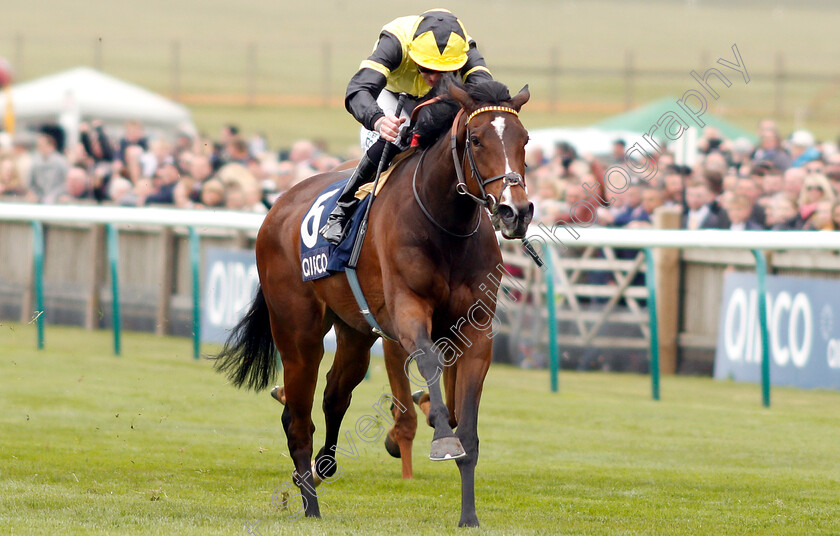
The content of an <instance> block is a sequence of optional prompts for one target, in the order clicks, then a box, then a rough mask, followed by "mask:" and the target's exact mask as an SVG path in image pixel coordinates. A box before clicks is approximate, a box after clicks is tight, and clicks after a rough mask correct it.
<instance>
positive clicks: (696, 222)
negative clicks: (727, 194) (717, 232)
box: [682, 180, 720, 229]
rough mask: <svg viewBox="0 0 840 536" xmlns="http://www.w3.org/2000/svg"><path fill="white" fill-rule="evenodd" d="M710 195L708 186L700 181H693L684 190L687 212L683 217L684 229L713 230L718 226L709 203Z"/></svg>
mask: <svg viewBox="0 0 840 536" xmlns="http://www.w3.org/2000/svg"><path fill="white" fill-rule="evenodd" d="M711 201H712V193H711V191H710V190H709V185H708V184H706V182H705V181H702V180H693V181H691V182H689V183H688V187H687V188H686V190H685V202H686V206H687V208H688V211H687V212H686V213H685V214H684V215H683V218H682V227H683V228H684V229H715V228H717V227H718V226H719V223H720V220H719V218H718V215H717V214H715V213H714V212H712V209H711V207H710V206H709V203H710V202H711Z"/></svg>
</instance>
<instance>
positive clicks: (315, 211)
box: [300, 149, 414, 281]
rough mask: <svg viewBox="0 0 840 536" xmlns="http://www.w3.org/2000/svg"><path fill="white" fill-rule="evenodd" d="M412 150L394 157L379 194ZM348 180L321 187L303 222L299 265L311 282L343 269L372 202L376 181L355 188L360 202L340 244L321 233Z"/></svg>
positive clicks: (382, 179)
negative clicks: (398, 164)
mask: <svg viewBox="0 0 840 536" xmlns="http://www.w3.org/2000/svg"><path fill="white" fill-rule="evenodd" d="M413 153H414V150H413V149H409V150H407V151H403V152H402V153H400V154H399V155H397V157H396V158H394V161H393V162H392V163H391V166H390V167H389V168H388V169H387V170H385V171H384V172H383V173H382V174H381V175H380V176H379V182H378V183H377V184H376V194H377V195H378V194H379V191H380V190H381V189H382V187H383V186H384V185H385V183H386V182H387V181H388V177H389V176H390V175H391V171H392V170H393V169H394V167H395V166H396V164H397V163H398V162H400V161H402V160H405V159H406V158H408V157H409V156H411V155H412V154H413ZM351 174H352V173H351ZM348 180H350V174H348V175H347V177H346V178H344V179H341V180H339V181H337V182H334V183H332V184H330V185H329V186H328V187H326V188H325V189H324V190H322V191H321V192H320V193H319V194H318V196H317V197H316V198H315V201H314V202H313V203H312V205H310V207H309V210H308V211H306V215H305V216H304V217H303V220H301V222H300V267H301V271H302V273H303V280H304V281H312V280H314V279H320V278H322V277H327V276H328V275H332V274H334V273H336V272H343V271H344V268H345V266H347V261H349V260H350V254H351V253H352V251H353V244H354V243H355V242H356V235H357V234H358V232H359V227H360V226H361V223H362V218H364V216H365V210H366V207H367V205H368V203H370V199H371V198H370V195H369V194H370V192H371V190H373V182H369V183H367V184H363V185H361V186H359V189H358V190H357V191H356V194H355V196H356V198H358V199H360V200H361V201H360V202H359V204H358V206H357V207H356V211H355V212H354V213H353V216H352V217H351V218H350V221H349V222H348V223H347V226H348V227H347V229H348V230H347V234H346V235H345V237H344V240H342V241H341V243H340V244H339V245H337V246H333V245H332V244H330V243H329V242H327V241H326V240H324V237H322V236H321V235H320V234H318V230H319V229H320V228H321V227H323V225H324V223H326V221H327V216H329V215H330V212H332V210H333V209H334V208H335V205H336V202H337V201H338V196H339V194H340V193H341V191H342V190H344V185H345V184H347V181H348Z"/></svg>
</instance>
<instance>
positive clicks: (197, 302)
mask: <svg viewBox="0 0 840 536" xmlns="http://www.w3.org/2000/svg"><path fill="white" fill-rule="evenodd" d="M187 229H188V232H189V240H190V269H191V271H192V295H193V329H192V331H193V359H200V358H201V280H200V279H199V265H200V259H199V257H200V253H201V238H200V237H199V235H198V233H197V232H196V230H195V227H193V226H190V227H188V228H187Z"/></svg>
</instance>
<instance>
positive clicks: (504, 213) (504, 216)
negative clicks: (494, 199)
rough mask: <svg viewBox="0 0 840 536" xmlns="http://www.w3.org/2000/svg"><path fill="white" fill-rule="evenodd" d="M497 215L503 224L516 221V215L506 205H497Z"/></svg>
mask: <svg viewBox="0 0 840 536" xmlns="http://www.w3.org/2000/svg"><path fill="white" fill-rule="evenodd" d="M497 213H498V215H499V218H501V220H502V221H504V222H511V221H513V220H514V219H516V213H515V212H514V211H513V208H512V207H509V206H507V205H499V208H498V209H497Z"/></svg>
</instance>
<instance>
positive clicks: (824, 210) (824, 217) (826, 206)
mask: <svg viewBox="0 0 840 536" xmlns="http://www.w3.org/2000/svg"><path fill="white" fill-rule="evenodd" d="M832 206H834V203H833V202H831V201H828V200H823V201H818V202H817V206H816V208H815V209H814V213H813V214H811V217H810V218H808V221H806V222H805V224H804V225H803V226H802V230H803V231H834V230H835V229H834V223H833V221H832V217H831V216H832Z"/></svg>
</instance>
